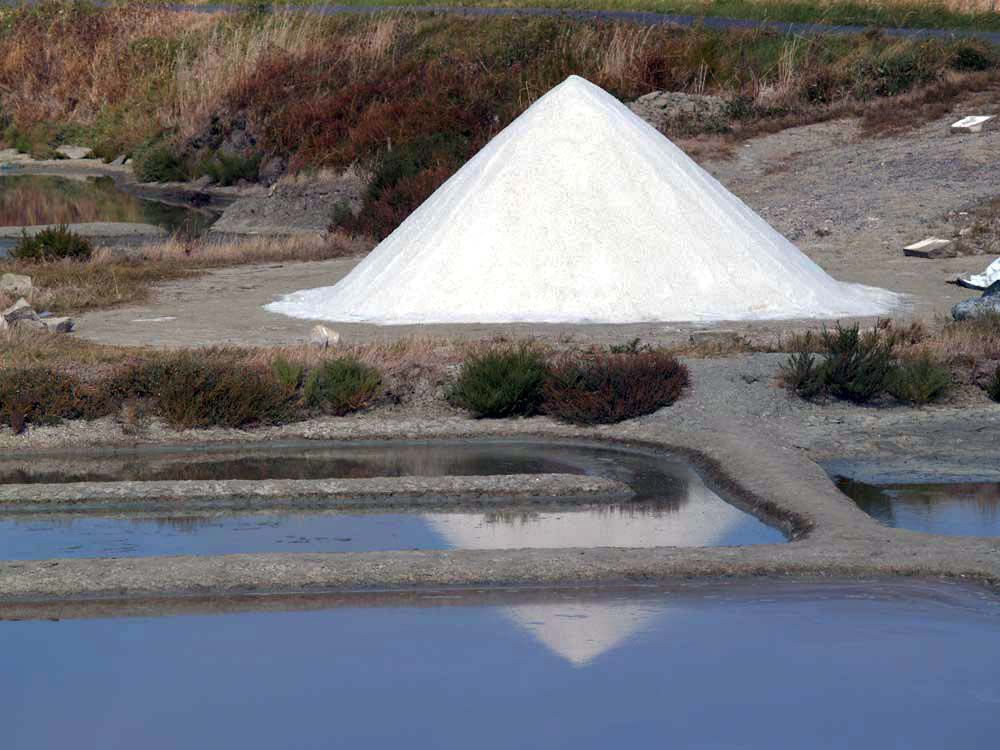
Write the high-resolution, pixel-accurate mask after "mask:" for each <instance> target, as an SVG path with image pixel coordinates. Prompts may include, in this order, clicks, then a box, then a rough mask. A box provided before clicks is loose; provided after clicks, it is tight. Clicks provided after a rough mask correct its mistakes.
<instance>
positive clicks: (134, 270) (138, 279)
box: [0, 235, 371, 314]
mask: <svg viewBox="0 0 1000 750" xmlns="http://www.w3.org/2000/svg"><path fill="white" fill-rule="evenodd" d="M370 249H371V243H370V242H367V241H365V240H359V239H354V238H351V237H346V236H343V235H329V236H324V237H319V236H302V237H287V238H277V239H271V238H253V239H247V240H241V241H237V242H207V241H194V242H184V241H181V240H177V239H171V240H167V241H165V242H162V243H158V244H154V245H150V246H148V247H145V248H143V250H142V252H143V257H142V258H141V259H132V260H129V259H123V258H122V257H121V256H120V254H118V253H116V252H115V251H113V250H109V249H101V250H98V251H96V252H95V253H94V257H93V258H92V259H91V260H90V261H87V262H83V263H80V262H75V261H58V262H48V263H35V262H28V261H14V260H5V261H0V273H18V274H24V275H26V276H30V277H31V278H32V282H33V284H34V288H33V289H32V290H31V293H30V294H29V295H28V297H27V299H28V301H29V302H30V303H31V304H32V306H34V307H35V309H36V310H48V311H50V312H53V313H71V314H73V313H80V312H84V311H87V310H94V309H99V308H107V307H114V306H116V305H123V304H134V303H139V302H143V301H145V300H146V299H148V297H149V294H150V292H151V290H152V287H153V285H154V284H156V283H157V282H162V281H170V280H173V279H182V278H187V277H190V276H192V275H194V274H196V273H198V272H199V271H202V270H207V269H210V268H222V267H227V266H239V265H248V264H254V263H271V262H293V261H316V260H328V259H330V258H340V257H345V256H350V255H359V254H362V253H365V252H367V251H368V250H370ZM14 301H15V300H14V298H13V297H12V296H10V295H5V294H3V293H0V306H2V307H7V306H8V305H10V304H12V303H13V302H14Z"/></svg>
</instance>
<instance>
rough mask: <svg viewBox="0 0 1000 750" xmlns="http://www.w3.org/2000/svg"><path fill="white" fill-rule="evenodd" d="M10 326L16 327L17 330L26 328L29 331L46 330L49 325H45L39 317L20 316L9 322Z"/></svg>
mask: <svg viewBox="0 0 1000 750" xmlns="http://www.w3.org/2000/svg"><path fill="white" fill-rule="evenodd" d="M10 327H11V328H16V329H17V330H18V331H23V330H25V329H28V330H30V331H48V330H49V327H48V326H47V325H45V321H44V320H41V319H39V318H21V319H20V320H15V321H14V322H13V323H11V324H10Z"/></svg>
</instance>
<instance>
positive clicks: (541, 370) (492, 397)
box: [449, 345, 548, 418]
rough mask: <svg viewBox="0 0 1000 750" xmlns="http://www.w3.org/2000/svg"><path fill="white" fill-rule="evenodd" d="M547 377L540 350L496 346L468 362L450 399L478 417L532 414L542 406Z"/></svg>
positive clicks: (546, 367) (463, 366) (526, 415)
mask: <svg viewBox="0 0 1000 750" xmlns="http://www.w3.org/2000/svg"><path fill="white" fill-rule="evenodd" d="M547 376H548V366H547V364H546V362H545V357H544V356H543V355H542V353H541V352H539V351H537V350H535V349H533V348H532V347H530V346H527V345H521V346H517V347H511V346H503V347H495V348H492V349H489V350H487V351H484V352H482V353H480V354H476V355H474V356H472V357H470V358H469V359H467V360H466V361H465V363H464V364H463V365H462V371H461V373H460V374H459V376H458V381H457V382H456V383H455V385H454V386H453V387H452V389H451V393H450V395H449V400H450V401H451V402H452V403H454V404H456V405H457V406H460V407H462V408H463V409H468V410H469V411H471V412H472V413H473V414H474V415H475V416H477V417H494V418H495V417H530V416H532V415H534V414H537V413H538V411H539V409H540V407H541V404H542V389H543V387H544V385H545V379H546V377H547Z"/></svg>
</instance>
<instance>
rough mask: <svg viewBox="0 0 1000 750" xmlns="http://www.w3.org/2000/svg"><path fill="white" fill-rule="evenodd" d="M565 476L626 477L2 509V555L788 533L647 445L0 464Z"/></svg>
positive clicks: (53, 474)
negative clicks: (302, 503) (334, 499)
mask: <svg viewBox="0 0 1000 750" xmlns="http://www.w3.org/2000/svg"><path fill="white" fill-rule="evenodd" d="M541 473H568V474H587V475H595V476H603V477H608V478H612V479H616V480H620V481H623V482H625V483H626V484H628V485H629V486H630V487H631V489H632V490H633V491H634V493H635V495H634V497H632V498H630V499H628V500H627V501H621V499H620V498H616V499H615V500H614V501H612V499H611V498H601V497H599V496H598V497H588V498H575V499H574V498H568V499H567V498H552V499H551V500H546V499H544V498H542V499H540V500H539V501H537V502H533V503H531V504H528V505H524V504H522V505H503V504H501V505H500V506H498V507H490V508H483V507H475V506H469V507H462V506H460V505H458V506H456V505H454V504H452V505H446V504H442V505H440V506H435V505H434V504H431V505H430V507H426V506H423V507H421V508H420V509H419V512H417V511H408V510H406V509H403V510H399V509H392V510H391V511H389V512H377V511H375V510H374V509H373V510H372V511H371V512H358V511H357V510H351V511H350V512H346V511H344V512H338V511H308V512H302V511H296V512H286V511H280V512H256V513H250V512H232V513H216V512H204V511H191V512H185V511H184V509H183V507H181V508H178V509H177V510H176V511H174V510H171V511H169V512H163V510H162V509H157V511H149V510H147V509H143V508H142V507H141V506H136V507H135V508H134V510H133V511H130V512H128V513H124V512H122V511H123V510H124V509H125V508H124V507H118V508H114V509H110V510H108V509H104V510H102V511H100V512H98V513H79V512H77V513H67V512H60V513H50V512H45V513H42V512H37V511H33V512H18V513H11V512H6V513H4V514H3V515H0V554H2V556H3V558H4V559H48V558H54V557H108V556H111V557H118V556H150V555H210V554H231V553H242V552H275V551H285V552H304V551H325V552H358V551H383V550H408V549H434V550H441V549H455V548H462V549H511V548H528V547H540V548H552V547H656V546H687V547H699V546H722V545H727V546H728V545H743V544H767V543H778V542H782V541H784V540H785V537H784V535H783V534H782V533H781V532H779V531H778V530H777V529H774V528H772V527H770V526H768V525H766V524H764V523H763V522H761V521H760V520H758V519H757V518H755V517H754V516H752V515H750V514H748V513H746V512H744V511H742V510H740V509H739V508H737V507H735V506H734V505H731V504H729V503H728V502H726V501H725V500H723V499H722V498H721V497H720V496H719V495H718V494H716V493H715V492H714V491H713V490H712V489H711V488H710V487H708V486H707V485H706V484H705V483H704V482H703V481H702V479H701V477H699V475H698V474H697V473H696V472H695V471H694V470H693V469H692V468H691V467H690V466H689V465H688V464H687V463H686V462H684V461H683V460H681V459H679V458H676V457H671V456H663V455H661V454H656V453H653V452H649V451H644V450H633V449H621V448H612V447H607V446H601V445H596V444H589V443H576V444H571V443H555V442H537V441H528V440H506V441H490V440H485V441H461V442H458V441H434V442H383V443H346V444H344V443H342V444H335V445H331V444H325V445H324V444H319V445H317V444H315V443H312V444H304V443H297V444H288V445H285V446H278V447H269V448H266V449H265V448H252V447H250V448H235V447H228V448H226V447H218V446H215V447H212V448H203V449H201V450H188V451H184V452H169V451H163V450H150V451H141V452H134V453H115V454H101V455H92V456H85V457H80V456H78V457H75V458H62V459H56V458H52V459H46V460H32V461H29V462H19V461H16V460H15V461H9V460H8V461H0V483H38V482H45V483H59V482H82V481H121V480H133V481H144V480H152V479H158V480H163V479H183V480H208V479H267V478H272V479H319V478H331V477H379V476H463V475H497V474H541Z"/></svg>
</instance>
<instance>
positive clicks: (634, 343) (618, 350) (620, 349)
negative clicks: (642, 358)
mask: <svg viewBox="0 0 1000 750" xmlns="http://www.w3.org/2000/svg"><path fill="white" fill-rule="evenodd" d="M652 350H653V347H651V346H650V345H649V344H643V343H642V339H640V338H639V337H638V336H636V337H635V338H634V339H629V340H628V341H626V342H625V343H624V344H612V345H611V346H609V347H608V351H609V352H611V353H612V354H639V353H640V352H649V351H652Z"/></svg>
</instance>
